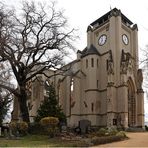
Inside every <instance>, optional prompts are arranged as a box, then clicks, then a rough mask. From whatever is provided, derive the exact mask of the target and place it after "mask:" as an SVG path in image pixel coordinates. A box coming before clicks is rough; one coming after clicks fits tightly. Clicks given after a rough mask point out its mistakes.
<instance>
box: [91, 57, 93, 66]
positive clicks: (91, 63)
mask: <svg viewBox="0 0 148 148" xmlns="http://www.w3.org/2000/svg"><path fill="white" fill-rule="evenodd" d="M91 67H94V59H93V58H91Z"/></svg>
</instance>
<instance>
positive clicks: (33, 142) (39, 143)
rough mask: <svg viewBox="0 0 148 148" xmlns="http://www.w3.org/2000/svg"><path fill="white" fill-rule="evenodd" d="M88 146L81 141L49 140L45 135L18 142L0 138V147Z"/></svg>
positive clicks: (32, 136)
mask: <svg viewBox="0 0 148 148" xmlns="http://www.w3.org/2000/svg"><path fill="white" fill-rule="evenodd" d="M74 146H86V145H85V143H84V142H80V141H65V140H61V139H59V138H53V139H49V138H48V136H45V135H28V136H25V137H22V138H20V139H18V140H14V139H13V140H11V139H9V140H7V139H6V138H0V147H74Z"/></svg>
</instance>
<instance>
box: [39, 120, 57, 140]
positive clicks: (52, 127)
mask: <svg viewBox="0 0 148 148" xmlns="http://www.w3.org/2000/svg"><path fill="white" fill-rule="evenodd" d="M58 123H59V119H58V118H56V117H45V118H42V119H41V121H40V124H41V126H43V127H44V129H45V130H46V131H47V132H48V133H49V136H50V137H51V138H52V137H54V136H55V135H56V134H57V132H58V127H57V126H58Z"/></svg>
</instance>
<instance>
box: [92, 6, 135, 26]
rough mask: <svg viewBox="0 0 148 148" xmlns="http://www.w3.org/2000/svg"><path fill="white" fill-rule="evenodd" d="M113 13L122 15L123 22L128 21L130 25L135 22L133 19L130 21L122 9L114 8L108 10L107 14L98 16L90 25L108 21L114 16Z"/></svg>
mask: <svg viewBox="0 0 148 148" xmlns="http://www.w3.org/2000/svg"><path fill="white" fill-rule="evenodd" d="M112 15H114V16H118V15H121V19H122V22H124V23H125V24H127V23H128V24H129V25H132V24H133V22H132V21H130V20H129V19H128V18H127V17H126V16H125V15H124V14H122V13H121V11H120V9H117V8H114V9H112V10H110V11H109V12H107V13H106V14H105V15H103V16H101V17H100V18H98V19H97V20H95V21H94V22H92V23H91V24H90V25H91V26H95V25H101V24H103V23H104V22H106V21H108V20H109V18H110V16H112Z"/></svg>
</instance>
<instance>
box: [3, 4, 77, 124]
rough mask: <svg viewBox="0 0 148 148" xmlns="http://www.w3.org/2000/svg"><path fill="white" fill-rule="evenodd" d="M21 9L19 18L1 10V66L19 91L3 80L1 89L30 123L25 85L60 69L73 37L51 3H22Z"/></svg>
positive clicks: (62, 17)
mask: <svg viewBox="0 0 148 148" xmlns="http://www.w3.org/2000/svg"><path fill="white" fill-rule="evenodd" d="M22 6H23V7H22V9H21V12H19V15H18V14H15V10H10V9H6V6H4V5H2V4H1V6H0V63H7V65H8V66H7V68H9V71H10V72H11V73H13V75H14V77H15V80H16V82H17V85H18V89H15V88H14V87H13V85H11V84H10V83H9V82H6V81H3V80H2V79H1V81H0V82H1V83H0V87H2V88H4V89H7V90H9V91H10V92H11V93H13V94H14V95H15V96H16V97H17V98H18V102H19V105H20V111H21V115H22V119H23V120H24V121H26V122H29V112H28V108H27V91H26V84H27V82H28V81H29V80H31V79H32V78H33V77H35V76H37V75H38V74H44V71H45V70H48V69H49V68H57V66H59V65H61V64H62V63H61V61H62V59H63V56H65V55H66V54H67V51H68V50H69V49H73V48H74V47H73V45H72V42H73V41H74V40H75V39H76V36H74V29H71V30H69V29H68V25H67V19H66V18H65V17H64V16H63V12H62V11H60V10H58V11H57V10H56V8H55V3H54V2H53V3H51V5H50V6H48V7H47V5H42V4H36V3H34V2H31V3H29V2H23V3H22ZM5 68H6V67H5Z"/></svg>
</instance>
